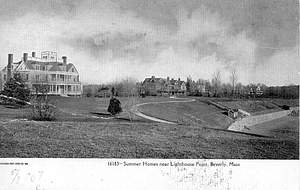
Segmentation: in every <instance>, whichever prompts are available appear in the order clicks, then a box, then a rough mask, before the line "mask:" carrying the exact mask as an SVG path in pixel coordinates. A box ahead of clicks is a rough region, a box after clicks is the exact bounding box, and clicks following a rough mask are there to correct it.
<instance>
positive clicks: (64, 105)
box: [0, 97, 171, 122]
mask: <svg viewBox="0 0 300 190" xmlns="http://www.w3.org/2000/svg"><path fill="white" fill-rule="evenodd" d="M50 99H51V102H52V103H53V105H55V106H56V107H57V109H56V112H57V114H56V115H57V121H77V122H88V121H90V122H110V121H111V122H118V121H121V122H122V121H124V120H128V119H129V118H128V117H127V116H126V114H121V116H119V117H118V119H110V120H107V119H99V118H93V116H96V117H103V118H109V117H111V115H110V114H109V113H108V112H107V108H108V105H109V98H84V97H83V98H66V97H50ZM127 99H128V98H120V101H121V103H124V102H126V100H127ZM159 101H171V99H169V98H138V99H137V102H140V103H143V102H159ZM29 115H30V108H22V109H14V108H11V107H6V106H4V105H0V121H8V120H12V119H26V118H28V117H29ZM139 121H149V120H146V119H143V118H141V117H137V118H136V122H139Z"/></svg>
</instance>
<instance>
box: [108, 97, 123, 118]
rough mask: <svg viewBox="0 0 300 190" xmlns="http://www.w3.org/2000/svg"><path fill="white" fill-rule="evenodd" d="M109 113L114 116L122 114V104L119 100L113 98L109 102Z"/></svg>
mask: <svg viewBox="0 0 300 190" xmlns="http://www.w3.org/2000/svg"><path fill="white" fill-rule="evenodd" d="M107 111H108V112H109V113H110V114H111V115H113V116H115V115H117V114H119V113H121V112H122V107H121V102H120V101H119V100H118V99H117V98H115V97H112V98H111V99H110V100H109V106H108V109H107Z"/></svg>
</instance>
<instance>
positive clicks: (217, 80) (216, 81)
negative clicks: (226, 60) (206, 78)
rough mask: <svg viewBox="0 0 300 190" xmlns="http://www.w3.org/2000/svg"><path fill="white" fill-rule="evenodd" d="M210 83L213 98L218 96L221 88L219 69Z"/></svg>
mask: <svg viewBox="0 0 300 190" xmlns="http://www.w3.org/2000/svg"><path fill="white" fill-rule="evenodd" d="M211 83H212V86H213V87H214V89H215V96H218V94H219V91H220V87H221V71H220V70H219V69H218V70H217V71H216V72H214V74H213V79H212V81H211Z"/></svg>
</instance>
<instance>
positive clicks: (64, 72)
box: [0, 51, 82, 96]
mask: <svg viewBox="0 0 300 190" xmlns="http://www.w3.org/2000/svg"><path fill="white" fill-rule="evenodd" d="M14 73H20V74H21V76H22V78H23V79H24V80H25V81H26V83H27V84H28V85H29V87H30V89H31V91H32V93H34V92H36V87H37V86H39V85H43V86H48V87H49V92H48V94H49V95H61V96H81V95H82V85H81V82H80V80H79V73H78V70H77V69H76V67H75V66H74V65H73V64H72V63H67V57H66V56H63V57H62V59H59V58H58V57H57V53H56V52H51V51H44V52H42V53H41V57H40V58H39V57H36V53H35V52H32V56H31V57H28V54H27V53H24V54H23V57H22V59H21V60H20V61H18V62H13V54H8V64H7V66H6V67H5V68H4V69H3V70H2V71H1V75H0V77H1V80H0V82H1V85H0V87H1V90H2V89H3V86H4V83H5V82H6V81H7V80H8V79H9V78H11V77H12V76H13V74H14Z"/></svg>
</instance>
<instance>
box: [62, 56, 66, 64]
mask: <svg viewBox="0 0 300 190" xmlns="http://www.w3.org/2000/svg"><path fill="white" fill-rule="evenodd" d="M62 60H63V63H64V64H67V56H63V57H62Z"/></svg>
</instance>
